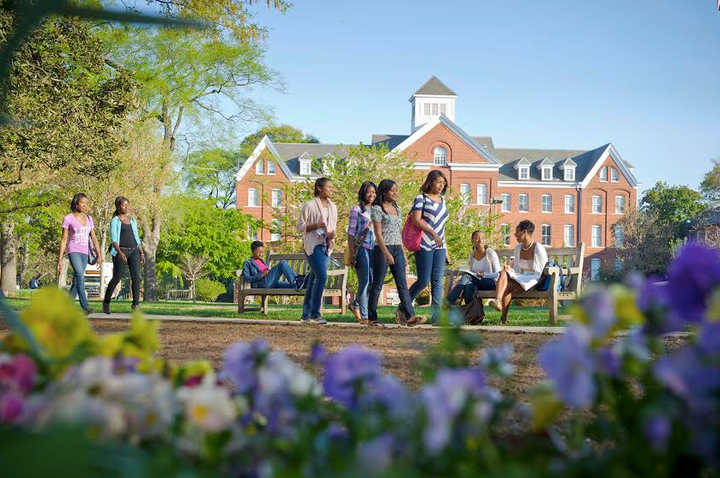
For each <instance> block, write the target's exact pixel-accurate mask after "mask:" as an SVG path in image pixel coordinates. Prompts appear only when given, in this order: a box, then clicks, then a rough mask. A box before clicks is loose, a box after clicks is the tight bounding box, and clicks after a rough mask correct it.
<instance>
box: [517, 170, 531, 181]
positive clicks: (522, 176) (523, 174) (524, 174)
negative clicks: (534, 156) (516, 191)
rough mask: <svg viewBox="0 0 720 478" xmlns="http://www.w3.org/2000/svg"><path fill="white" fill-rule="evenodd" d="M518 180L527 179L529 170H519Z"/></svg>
mask: <svg viewBox="0 0 720 478" xmlns="http://www.w3.org/2000/svg"><path fill="white" fill-rule="evenodd" d="M519 171H520V176H519V179H528V178H529V177H530V168H520V169H519Z"/></svg>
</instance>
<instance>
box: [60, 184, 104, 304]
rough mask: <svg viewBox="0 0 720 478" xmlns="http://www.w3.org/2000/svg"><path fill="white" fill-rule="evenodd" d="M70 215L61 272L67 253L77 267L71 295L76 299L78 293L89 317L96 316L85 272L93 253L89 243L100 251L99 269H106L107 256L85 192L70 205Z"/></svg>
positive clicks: (62, 241) (62, 246)
mask: <svg viewBox="0 0 720 478" xmlns="http://www.w3.org/2000/svg"><path fill="white" fill-rule="evenodd" d="M70 210H71V211H72V212H71V213H70V214H68V215H67V216H65V217H64V218H63V222H62V238H61V239H60V256H59V257H58V265H57V268H58V272H61V271H62V262H63V257H64V255H65V251H66V250H67V254H68V259H70V265H71V266H72V268H73V281H72V287H70V295H71V296H72V298H73V299H75V294H77V296H78V299H79V300H80V307H82V309H83V311H85V314H86V315H90V314H92V313H93V309H91V308H90V307H89V306H88V301H87V295H86V294H85V269H86V268H87V265H88V255H89V254H90V246H89V243H90V241H92V244H93V247H94V248H95V251H96V252H97V255H98V258H97V266H98V267H100V268H102V264H103V255H102V252H101V251H100V246H99V245H98V240H97V237H95V223H94V222H93V220H92V217H90V216H89V215H88V211H89V210H90V201H89V200H88V197H87V196H86V195H84V194H83V193H77V194H76V195H75V196H73V198H72V201H71V202H70Z"/></svg>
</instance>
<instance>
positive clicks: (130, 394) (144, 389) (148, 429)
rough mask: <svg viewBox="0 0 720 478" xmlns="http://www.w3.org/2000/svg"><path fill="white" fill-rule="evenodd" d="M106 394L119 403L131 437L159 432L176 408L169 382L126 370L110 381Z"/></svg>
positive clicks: (142, 436) (173, 415)
mask: <svg viewBox="0 0 720 478" xmlns="http://www.w3.org/2000/svg"><path fill="white" fill-rule="evenodd" d="M105 396H106V397H107V398H108V399H109V400H112V401H115V402H117V403H120V404H122V406H123V407H124V409H125V416H126V418H127V422H128V423H127V425H128V433H130V435H131V436H132V437H133V438H146V437H153V436H158V435H161V434H162V433H163V432H164V431H165V430H167V429H168V427H169V426H170V425H171V424H172V422H173V419H174V417H175V412H176V410H177V405H176V402H175V396H174V394H173V390H172V387H171V386H170V383H169V382H168V381H167V380H165V379H163V378H162V377H159V376H157V375H144V374H141V373H129V374H124V375H119V376H116V377H114V379H113V380H111V381H109V383H108V385H107V388H106V394H105Z"/></svg>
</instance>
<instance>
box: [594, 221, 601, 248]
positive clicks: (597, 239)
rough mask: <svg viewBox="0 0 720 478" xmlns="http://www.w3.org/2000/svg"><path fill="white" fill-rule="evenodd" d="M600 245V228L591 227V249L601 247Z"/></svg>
mask: <svg viewBox="0 0 720 478" xmlns="http://www.w3.org/2000/svg"><path fill="white" fill-rule="evenodd" d="M601 244H602V228H601V227H600V226H593V227H592V247H601Z"/></svg>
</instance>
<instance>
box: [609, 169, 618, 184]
mask: <svg viewBox="0 0 720 478" xmlns="http://www.w3.org/2000/svg"><path fill="white" fill-rule="evenodd" d="M610 181H612V182H614V183H616V182H618V181H620V173H618V170H617V168H615V167H612V166H610Z"/></svg>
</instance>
